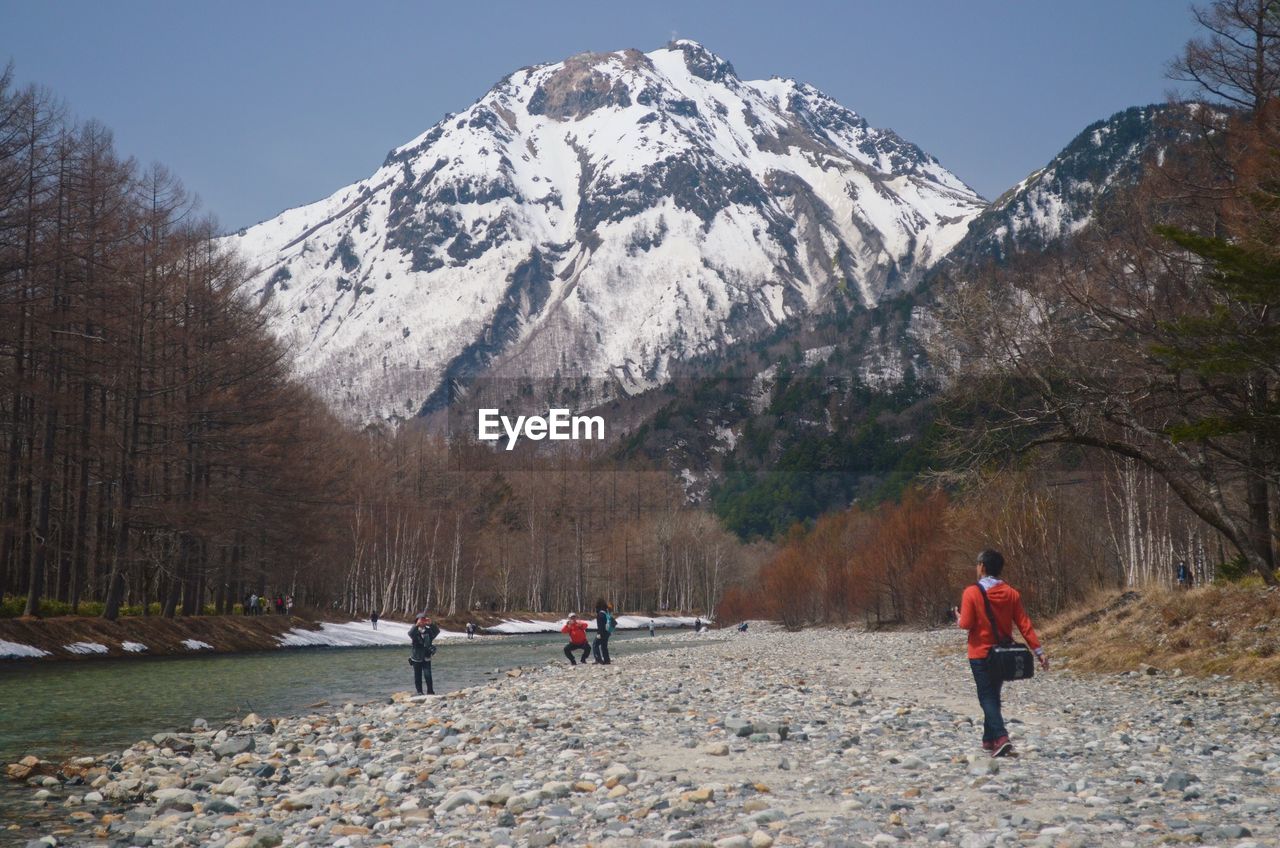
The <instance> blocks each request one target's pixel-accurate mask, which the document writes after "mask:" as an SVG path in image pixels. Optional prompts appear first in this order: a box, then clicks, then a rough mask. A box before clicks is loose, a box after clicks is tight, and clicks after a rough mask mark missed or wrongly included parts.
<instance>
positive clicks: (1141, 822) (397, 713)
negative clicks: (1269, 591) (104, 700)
mask: <svg viewBox="0 0 1280 848" xmlns="http://www.w3.org/2000/svg"><path fill="white" fill-rule="evenodd" d="M761 629H762V630H763V628H761ZM662 638H664V639H667V640H668V642H669V643H670V644H669V648H667V649H663V650H656V651H653V652H650V653H644V654H639V655H633V656H628V657H625V658H624V659H622V660H620V661H617V662H615V663H614V664H613V665H610V666H607V667H600V666H589V667H585V668H584V667H578V668H572V667H569V666H568V665H566V664H564V663H562V662H553V663H549V664H547V665H546V666H543V667H536V668H524V669H521V670H520V671H521V673H520V674H519V675H498V676H496V677H495V679H494V680H493V681H492V682H491V683H490V684H488V685H485V686H481V687H476V688H472V689H466V690H461V691H458V692H453V693H450V694H449V695H447V696H444V697H438V698H425V699H424V698H417V697H413V696H411V695H410V694H409V693H407V692H406V693H401V694H398V695H396V696H393V697H392V698H391V699H390V700H389V701H388V700H382V701H377V702H371V703H367V704H346V705H343V706H341V707H338V708H336V709H334V708H329V709H328V710H327V711H323V712H316V713H311V714H308V715H301V716H293V717H286V718H281V719H277V720H273V721H268V720H264V719H261V718H259V717H258V716H249V717H246V718H245V719H244V720H242V721H237V722H235V723H233V724H229V725H226V726H222V727H216V726H213V725H210V724H209V723H207V722H203V721H197V722H193V724H192V726H191V729H190V730H188V731H184V732H174V733H163V734H157V735H156V736H154V737H152V738H151V739H149V740H144V741H141V742H138V743H137V744H135V745H134V746H133V747H131V748H129V749H128V750H126V751H123V752H120V753H118V754H115V755H111V756H107V757H101V758H78V759H77V760H76V761H73V763H69V764H66V765H64V766H63V767H62V768H61V769H60V770H59V769H57V768H52V769H51V768H50V767H49V764H40V763H32V762H30V761H27V764H26V765H25V766H22V767H21V768H19V769H15V770H13V771H12V772H11V775H17V774H21V775H22V777H21V778H20V779H24V780H25V781H26V782H27V783H30V784H31V785H32V786H33V788H38V789H39V791H36V792H33V793H32V797H31V803H32V804H35V805H41V806H44V807H46V808H49V807H53V806H57V807H58V808H59V809H61V810H62V813H60V815H63V816H65V822H66V824H65V826H62V827H59V828H57V829H56V830H54V831H53V832H52V833H51V834H49V838H50V839H53V840H54V841H55V842H56V844H59V845H81V844H85V845H88V844H96V845H102V844H107V845H112V846H125V845H166V846H169V845H174V846H180V845H183V846H197V845H199V846H211V848H269V846H275V845H282V844H284V845H291V846H322V845H335V846H344V848H361V847H362V846H375V845H378V846H381V845H391V846H406V848H407V846H418V845H423V844H431V845H443V846H452V845H457V846H475V845H479V846H504V845H509V846H547V845H587V844H589V845H595V846H612V847H613V848H628V846H663V848H672V846H712V848H747V847H748V846H749V848H770V846H773V845H779V846H782V845H812V846H878V845H886V846H887V845H920V846H924V845H950V846H960V848H989V847H990V846H1012V845H1032V846H1045V848H1058V846H1092V845H1117V846H1143V845H1165V844H1179V843H1193V844H1201V845H1220V846H1230V848H1248V846H1264V845H1277V844H1280V830H1278V826H1277V822H1280V707H1277V701H1276V693H1275V692H1274V691H1273V690H1271V689H1269V688H1268V687H1265V686H1261V685H1258V684H1256V683H1242V682H1236V681H1233V680H1231V679H1228V678H1226V677H1213V678H1209V679H1194V678H1191V677H1187V676H1174V675H1172V674H1166V673H1163V672H1161V671H1159V670H1158V669H1151V668H1149V667H1148V668H1144V669H1141V670H1135V671H1134V672H1132V673H1127V674H1120V675H1109V676H1097V675H1089V676H1086V675H1076V674H1073V673H1072V672H1071V671H1070V670H1069V669H1067V670H1058V669H1055V670H1054V671H1052V672H1050V673H1048V674H1037V676H1036V677H1035V678H1034V679H1033V680H1031V681H1023V682H1019V683H1015V684H1010V685H1007V686H1006V687H1005V715H1006V720H1007V722H1008V724H1009V729H1010V733H1011V736H1012V737H1013V741H1014V745H1015V748H1016V756H1014V757H1009V758H1003V759H999V760H993V759H991V758H990V757H989V756H987V755H986V753H985V752H983V751H982V750H981V748H980V744H979V743H980V735H981V712H980V710H979V709H978V704H977V699H976V697H975V695H974V692H973V682H972V678H971V677H970V676H969V670H968V665H967V663H966V661H965V659H964V637H963V634H960V633H957V632H954V631H938V632H925V633H888V634H884V633H880V634H868V633H860V632H855V631H826V630H816V631H808V632H804V633H798V634H792V633H783V632H780V631H766V632H752V633H749V634H738V633H731V632H716V633H713V634H709V635H708V634H704V635H702V636H699V637H693V636H692V634H676V635H672V636H669V637H662ZM695 639H696V648H692V649H691V648H690V647H689V646H690V645H693V644H695ZM1049 647H1050V651H1052V646H1049ZM49 781H51V783H49ZM41 793H44V794H43V796H42V795H41ZM73 799H74V800H73ZM0 835H2V834H0ZM42 844H52V843H50V842H47V841H46V842H43V843H42Z"/></svg>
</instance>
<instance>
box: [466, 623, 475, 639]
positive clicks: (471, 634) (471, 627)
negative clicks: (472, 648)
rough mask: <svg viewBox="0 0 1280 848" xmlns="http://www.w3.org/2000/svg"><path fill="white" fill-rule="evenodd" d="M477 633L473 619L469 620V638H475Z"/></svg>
mask: <svg viewBox="0 0 1280 848" xmlns="http://www.w3.org/2000/svg"><path fill="white" fill-rule="evenodd" d="M475 635H476V625H475V622H473V621H468V622H467V638H468V639H474V638H475Z"/></svg>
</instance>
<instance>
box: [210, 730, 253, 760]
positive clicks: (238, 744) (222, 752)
mask: <svg viewBox="0 0 1280 848" xmlns="http://www.w3.org/2000/svg"><path fill="white" fill-rule="evenodd" d="M252 750H253V737H252V736H247V735H246V736H232V737H230V738H229V739H227V741H226V742H223V743H221V744H219V745H214V746H213V753H214V756H216V757H217V758H218V759H223V758H224V757H234V756H236V755H237V754H243V753H245V752H246V751H252Z"/></svg>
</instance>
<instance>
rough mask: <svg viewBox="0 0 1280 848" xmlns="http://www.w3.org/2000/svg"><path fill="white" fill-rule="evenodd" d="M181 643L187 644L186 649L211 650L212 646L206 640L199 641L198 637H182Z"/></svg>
mask: <svg viewBox="0 0 1280 848" xmlns="http://www.w3.org/2000/svg"><path fill="white" fill-rule="evenodd" d="M182 644H184V645H186V646H187V650H188V651H212V650H213V646H212V645H210V644H209V643H208V642H201V641H200V640H199V639H183V640H182Z"/></svg>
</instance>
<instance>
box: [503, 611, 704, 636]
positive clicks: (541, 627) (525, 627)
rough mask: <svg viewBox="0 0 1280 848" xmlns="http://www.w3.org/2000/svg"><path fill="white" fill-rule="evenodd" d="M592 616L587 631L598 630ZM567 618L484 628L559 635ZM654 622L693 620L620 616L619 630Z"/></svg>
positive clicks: (508, 622)
mask: <svg viewBox="0 0 1280 848" xmlns="http://www.w3.org/2000/svg"><path fill="white" fill-rule="evenodd" d="M583 615H588V616H590V617H589V618H588V619H587V622H588V623H587V629H588V630H595V629H596V617H595V615H594V614H592V613H583ZM566 621H568V619H567V618H562V619H559V620H558V621H530V620H528V619H524V620H515V619H508V620H506V621H503V622H502V623H501V624H495V625H493V626H492V627H485V628H483V630H484V632H486V633H502V634H506V635H510V634H515V633H559V632H560V628H561V627H564V623H565V622H566ZM650 621H652V622H653V626H654V627H692V626H693V618H691V617H689V616H681V615H655V616H653V617H650V616H647V615H620V616H618V629H619V630H644V629H645V628H647V627H648V626H649V622H650ZM709 621H710V619H706V618H704V619H703V622H709Z"/></svg>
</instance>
